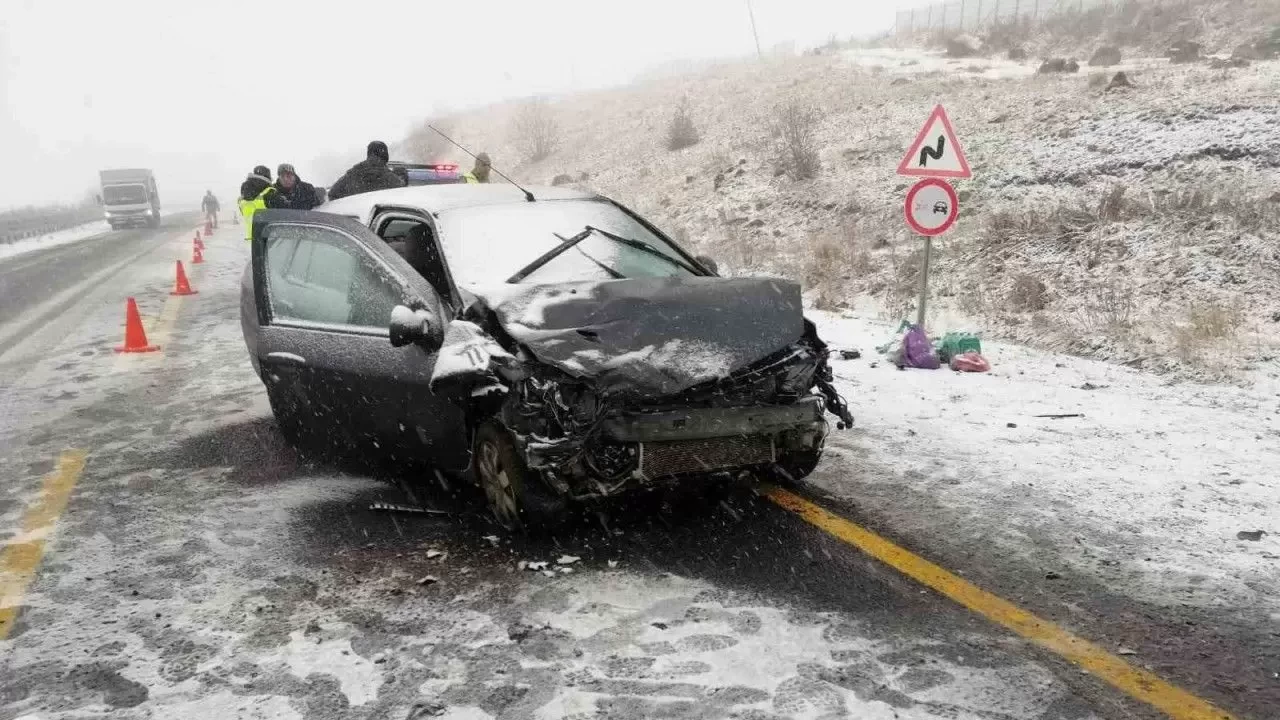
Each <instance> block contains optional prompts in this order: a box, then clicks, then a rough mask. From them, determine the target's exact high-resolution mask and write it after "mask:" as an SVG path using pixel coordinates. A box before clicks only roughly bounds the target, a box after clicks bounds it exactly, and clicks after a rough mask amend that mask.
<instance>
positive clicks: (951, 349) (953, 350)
mask: <svg viewBox="0 0 1280 720" xmlns="http://www.w3.org/2000/svg"><path fill="white" fill-rule="evenodd" d="M937 347H938V359H939V360H941V361H942V362H944V363H949V362H951V358H953V357H955V356H957V355H963V354H965V353H967V352H976V353H981V352H982V343H981V342H980V341H979V340H978V336H977V335H974V334H973V333H965V332H949V333H947V334H946V335H943V336H942V340H941V341H940V342H939V343H938V346H937Z"/></svg>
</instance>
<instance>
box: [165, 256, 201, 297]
mask: <svg viewBox="0 0 1280 720" xmlns="http://www.w3.org/2000/svg"><path fill="white" fill-rule="evenodd" d="M196 252H199V248H197V249H196ZM174 262H176V263H177V264H178V276H177V279H176V280H175V281H174V283H173V291H172V292H170V293H169V294H170V295H195V294H196V293H198V292H200V291H199V290H192V289H191V283H190V282H187V271H186V270H184V269H183V268H182V261H181V260H175V261H174Z"/></svg>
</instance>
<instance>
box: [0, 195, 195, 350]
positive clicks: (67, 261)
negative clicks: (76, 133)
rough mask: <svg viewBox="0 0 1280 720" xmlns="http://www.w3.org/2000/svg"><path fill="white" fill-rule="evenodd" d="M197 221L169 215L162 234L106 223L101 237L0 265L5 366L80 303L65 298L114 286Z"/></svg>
mask: <svg viewBox="0 0 1280 720" xmlns="http://www.w3.org/2000/svg"><path fill="white" fill-rule="evenodd" d="M197 217H198V214H197V213H183V214H178V215H170V216H167V217H165V218H164V220H163V222H162V223H161V226H160V227H159V228H157V229H152V228H135V229H126V230H116V231H112V230H109V229H106V225H105V223H104V224H103V227H104V231H103V233H102V234H101V235H95V236H93V237H90V238H86V239H84V240H82V241H79V242H74V243H69V244H66V245H60V246H56V247H52V248H49V249H47V250H37V251H34V252H30V253H26V254H23V255H18V256H16V257H12V258H8V259H6V260H3V261H0V338H3V339H4V341H3V342H0V364H3V363H6V362H12V361H13V359H12V358H10V357H6V355H9V354H10V353H11V352H13V351H14V350H15V348H16V347H17V346H18V343H19V342H20V341H22V340H24V339H25V338H26V337H27V336H28V335H30V334H31V333H32V332H34V331H36V330H38V329H40V328H41V326H42V325H44V324H47V323H49V322H50V321H51V320H54V319H56V318H58V317H59V316H62V315H65V314H66V313H67V311H68V310H69V309H71V308H72V307H74V306H75V305H77V304H78V303H79V302H80V301H81V298H78V297H70V298H68V297H66V295H65V294H66V293H67V292H68V291H72V292H74V291H76V290H77V289H79V290H81V291H83V292H88V291H90V290H92V289H93V287H96V286H110V285H111V281H112V278H113V276H114V275H116V274H117V273H119V272H122V271H127V270H128V267H129V263H130V262H131V261H133V260H135V259H137V258H138V257H140V256H141V255H145V254H146V253H148V252H151V251H152V250H154V249H155V248H156V247H157V246H158V245H159V244H160V243H161V242H163V241H165V240H166V239H169V238H170V237H171V236H172V235H173V234H174V233H175V232H177V231H178V230H183V231H185V230H188V229H190V228H192V227H194V225H195V223H196V219H197ZM58 299H60V301H59V302H51V301H54V300H58Z"/></svg>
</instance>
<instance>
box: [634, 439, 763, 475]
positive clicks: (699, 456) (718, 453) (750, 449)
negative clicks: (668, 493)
mask: <svg viewBox="0 0 1280 720" xmlns="http://www.w3.org/2000/svg"><path fill="white" fill-rule="evenodd" d="M773 461H774V449H773V438H772V437H769V436H760V435H750V436H742V435H739V436H735V437H723V438H708V439H706V440H670V441H666V442H649V443H644V444H643V445H642V449H641V452H640V472H641V474H643V475H644V478H645V479H646V480H656V479H658V478H661V477H667V476H669V475H680V474H684V473H698V472H712V471H715V470H724V469H726V468H735V467H746V466H748V465H764V464H766V463H771V462H773Z"/></svg>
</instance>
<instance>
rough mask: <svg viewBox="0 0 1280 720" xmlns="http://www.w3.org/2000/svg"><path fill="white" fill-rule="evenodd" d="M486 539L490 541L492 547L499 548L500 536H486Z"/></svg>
mask: <svg viewBox="0 0 1280 720" xmlns="http://www.w3.org/2000/svg"><path fill="white" fill-rule="evenodd" d="M484 539H485V540H488V541H489V544H490V545H492V546H494V547H498V536H497V535H485V536H484Z"/></svg>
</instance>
